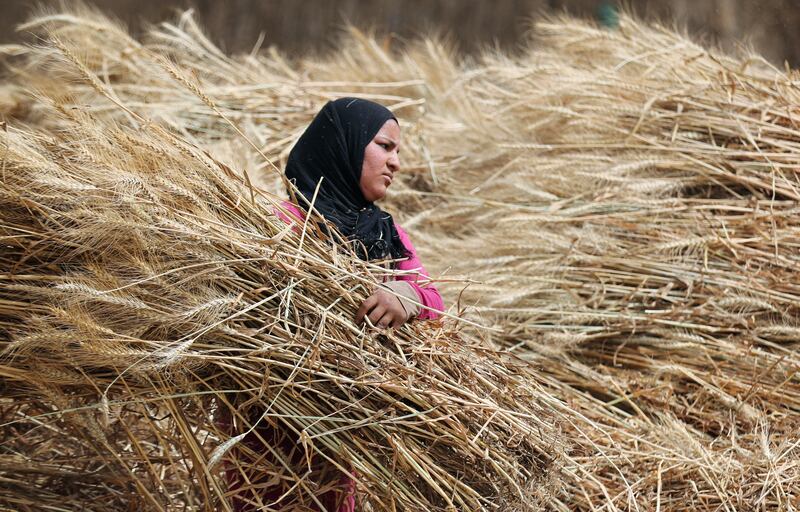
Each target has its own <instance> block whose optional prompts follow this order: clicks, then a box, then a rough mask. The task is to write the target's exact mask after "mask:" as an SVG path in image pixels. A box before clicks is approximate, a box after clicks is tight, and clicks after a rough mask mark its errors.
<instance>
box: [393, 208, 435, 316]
mask: <svg viewBox="0 0 800 512" xmlns="http://www.w3.org/2000/svg"><path fill="white" fill-rule="evenodd" d="M394 226H395V228H397V234H398V235H400V241H401V242H403V245H404V246H405V247H406V250H408V252H409V253H411V254H410V256H409V258H408V259H407V260H404V261H401V262H400V263H398V264H397V270H416V271H417V272H416V274H407V275H404V276H400V277H398V279H400V280H403V281H410V282H411V286H412V287H413V288H414V290H415V291H416V292H417V295H418V296H419V301H420V303H421V304H422V305H423V306H424V307H423V308H422V310H421V311H420V313H419V315H418V316H417V318H418V319H420V320H430V319H433V318H438V317H439V313H438V311H443V310H444V301H443V300H442V296H441V294H439V290H437V289H436V287H435V286H433V285H432V284H430V283H428V284H418V283H417V281H424V280H427V279H428V278H429V277H430V276H429V275H428V272H427V271H426V270H425V267H423V266H422V262H421V261H420V260H419V256H417V250H416V249H414V244H412V243H411V239H410V238H409V237H408V233H406V232H405V230H404V229H403V228H401V227H400V226H398V225H397V223H395V225H394Z"/></svg>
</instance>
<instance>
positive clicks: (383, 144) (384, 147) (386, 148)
mask: <svg viewBox="0 0 800 512" xmlns="http://www.w3.org/2000/svg"><path fill="white" fill-rule="evenodd" d="M378 145H379V146H380V147H382V148H383V149H385V150H387V151H388V150H389V144H386V143H385V142H379V143H378Z"/></svg>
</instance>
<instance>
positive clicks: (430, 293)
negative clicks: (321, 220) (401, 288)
mask: <svg viewBox="0 0 800 512" xmlns="http://www.w3.org/2000/svg"><path fill="white" fill-rule="evenodd" d="M281 206H283V208H284V209H285V210H286V211H288V212H289V213H290V214H291V215H292V216H293V217H295V218H290V217H289V216H288V215H286V214H285V213H283V212H282V211H280V210H278V209H277V208H276V209H275V214H276V215H277V216H278V217H279V218H280V219H281V220H283V221H284V222H286V223H287V224H290V223H292V222H299V223H302V222H303V221H304V220H305V218H306V214H305V212H304V211H302V210H300V208H298V207H297V206H296V205H294V204H292V203H290V202H289V201H283V202H282V203H281ZM395 227H396V228H397V234H398V235H399V236H400V241H401V242H403V245H404V246H405V248H406V250H408V252H410V253H411V255H410V256H409V258H408V259H407V260H403V261H401V262H399V263H398V264H397V270H416V273H415V274H407V275H404V276H399V277H398V279H400V280H402V281H410V284H411V286H412V287H413V288H414V291H416V292H417V296H419V302H420V304H422V305H423V308H422V309H421V310H420V313H419V315H418V316H417V318H418V319H419V320H431V319H434V318H438V317H439V313H438V312H437V311H443V310H444V301H443V300H442V296H441V294H439V290H437V289H436V287H435V286H433V285H432V284H418V283H417V281H424V280H427V279H428V278H429V277H430V276H429V275H428V271H427V270H425V267H423V266H422V262H421V261H420V260H419V256H417V250H416V249H415V248H414V244H412V243H411V239H410V238H409V237H408V233H406V232H405V230H404V229H403V228H401V227H400V226H398V225H397V224H396V223H395ZM298 229H299V228H298Z"/></svg>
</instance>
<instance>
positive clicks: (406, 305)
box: [356, 280, 420, 329]
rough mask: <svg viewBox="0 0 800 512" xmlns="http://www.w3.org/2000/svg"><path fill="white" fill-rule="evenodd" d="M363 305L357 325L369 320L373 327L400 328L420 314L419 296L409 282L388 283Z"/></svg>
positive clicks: (359, 311) (357, 314)
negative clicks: (365, 319)
mask: <svg viewBox="0 0 800 512" xmlns="http://www.w3.org/2000/svg"><path fill="white" fill-rule="evenodd" d="M382 286H384V287H385V288H388V290H391V291H387V290H386V289H383V288H379V289H378V291H376V292H375V293H373V294H372V295H370V296H369V297H368V298H367V300H365V301H364V303H363V304H361V307H360V308H359V309H358V312H357V313H356V323H357V324H359V323H361V322H362V321H363V320H364V316H367V318H369V321H370V322H372V325H374V326H376V327H379V328H381V329H385V328H387V327H395V328H396V327H400V326H401V325H403V324H404V323H406V322H407V321H409V320H410V319H412V318H414V317H415V316H417V315H418V314H419V300H420V299H419V295H417V292H416V291H415V290H414V288H413V287H412V286H411V284H410V283H409V282H408V281H402V280H398V281H387V282H385V283H383V284H382Z"/></svg>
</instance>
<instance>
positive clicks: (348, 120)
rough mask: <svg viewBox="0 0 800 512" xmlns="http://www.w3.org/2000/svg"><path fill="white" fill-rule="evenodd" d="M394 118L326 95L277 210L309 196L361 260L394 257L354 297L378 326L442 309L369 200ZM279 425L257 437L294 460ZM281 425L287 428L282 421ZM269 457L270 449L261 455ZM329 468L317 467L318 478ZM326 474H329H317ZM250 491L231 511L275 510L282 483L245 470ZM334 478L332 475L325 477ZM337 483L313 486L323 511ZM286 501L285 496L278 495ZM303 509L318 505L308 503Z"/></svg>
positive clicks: (341, 511)
mask: <svg viewBox="0 0 800 512" xmlns="http://www.w3.org/2000/svg"><path fill="white" fill-rule="evenodd" d="M399 153H400V125H399V124H398V122H397V119H396V118H395V117H394V115H393V114H392V113H391V111H389V110H388V109H387V108H386V107H383V106H381V105H379V104H377V103H374V102H371V101H367V100H363V99H358V98H342V99H338V100H336V101H331V102H328V103H327V104H326V105H325V106H324V107H323V108H322V110H321V111H320V112H319V113H318V114H317V116H316V117H315V118H314V120H313V121H312V122H311V124H310V125H309V126H308V128H306V130H305V132H304V133H303V135H302V136H301V137H300V139H299V140H298V141H297V144H295V146H294V148H293V149H292V151H291V153H290V154H289V160H288V162H287V164H286V176H287V177H288V178H289V179H290V180H292V181H293V182H294V184H295V185H296V186H297V189H298V190H299V191H300V193H301V196H302V197H299V198H298V199H299V203H300V205H299V207H298V206H295V205H293V204H292V203H288V202H285V203H284V205H283V206H284V207H285V209H286V210H288V211H289V212H290V214H291V215H292V216H294V217H295V219H292V218H291V217H289V216H285V215H282V214H281V217H282V218H283V219H284V221H286V222H293V221H298V222H301V221H302V220H303V219H304V218H305V211H303V210H307V209H308V208H309V207H310V205H311V204H312V200H313V208H314V209H315V210H317V211H318V212H319V213H321V214H322V216H324V217H325V219H327V220H328V221H330V222H331V223H332V224H334V225H335V226H336V227H337V228H338V230H339V232H340V233H341V234H342V235H344V237H345V238H346V239H347V240H349V241H350V242H352V244H353V248H354V250H355V251H356V253H357V254H358V256H359V257H360V258H362V259H365V260H398V261H397V262H396V263H395V268H396V269H398V270H405V271H409V272H407V273H405V274H404V275H402V276H401V277H398V278H397V280H393V281H388V282H385V283H383V284H384V286H385V287H386V289H380V288H379V289H377V290H375V292H374V293H373V294H372V295H370V296H369V297H368V298H367V299H366V300H365V301H364V302H363V304H361V307H360V308H359V310H358V311H357V313H356V315H355V321H356V323H361V322H363V321H365V319H368V320H369V322H371V324H372V325H373V326H375V327H378V328H388V327H395V328H396V327H400V326H401V325H403V324H404V323H405V322H407V321H409V320H411V319H413V318H417V319H420V320H424V319H432V318H436V317H437V316H438V312H439V311H441V310H442V308H443V304H442V297H441V295H440V294H439V292H438V291H437V290H436V288H435V287H434V286H432V285H430V284H425V281H427V279H428V274H427V272H426V271H425V269H424V268H423V266H422V264H421V263H420V261H419V258H418V257H417V253H416V251H415V249H414V246H413V245H412V244H411V240H410V239H409V237H408V234H406V232H405V231H403V229H402V228H400V226H398V225H396V224H395V223H394V220H393V219H392V216H391V215H389V214H388V213H386V212H384V211H382V210H381V209H380V208H379V207H378V206H377V205H375V204H374V203H375V201H378V200H380V199H383V197H384V196H385V195H386V191H387V189H388V188H389V186H390V185H391V184H392V181H393V180H394V176H395V173H396V172H398V171H399V170H400V157H399ZM281 430H282V429H279V428H275V427H270V426H265V427H263V428H261V427H259V429H258V431H259V432H258V433H259V436H258V437H260V439H263V440H264V441H265V442H266V443H268V444H269V446H270V447H271V448H272V449H273V450H274V449H276V448H277V449H279V450H280V451H281V452H282V454H283V455H284V456H285V457H286V458H288V459H290V460H292V461H298V460H301V458H302V456H303V453H302V452H303V450H302V448H301V447H300V446H299V443H298V442H297V439H292V438H291V437H290V436H289V435H288V433H287V432H283V431H281ZM285 430H288V429H285ZM260 439H256V436H252V438H251V439H248V438H245V441H244V442H245V443H246V444H247V445H248V447H249V448H250V449H251V450H252V451H253V452H255V453H266V452H268V451H271V450H269V449H268V448H267V446H266V445H265V444H264V442H262V441H261V440H260ZM264 457H265V458H266V459H269V460H270V462H272V461H271V456H270V455H265V456H264ZM327 471H336V470H335V469H334V468H324V467H323V469H322V470H321V473H320V476H319V478H320V479H322V478H323V477H322V476H321V475H322V474H324V473H326V472H327ZM324 479H325V480H326V481H331V478H330V476H326V477H324ZM229 480H231V487H232V488H233V489H238V490H239V491H241V489H242V486H243V481H242V479H241V478H240V476H239V475H237V474H233V475H229ZM247 480H248V486H250V487H251V488H252V489H253V491H248V492H244V493H243V492H237V498H236V499H235V500H234V506H235V509H236V510H237V511H244V510H257V509H259V508H260V506H261V504H266V503H272V505H271V506H270V510H282V507H281V501H284V500H285V498H286V497H285V496H283V491H282V490H281V489H279V488H277V486H275V485H274V484H273V485H272V487H270V484H269V478H261V477H260V476H255V475H249V478H247ZM332 480H333V481H337V478H333V479H332ZM338 482H339V485H338V486H336V487H335V488H331V489H330V490H328V491H327V492H323V493H321V498H320V501H321V503H322V505H323V507H324V508H323V510H324V511H325V512H334V511H337V512H345V511H346V512H351V511H354V510H355V492H354V490H355V489H354V487H355V486H354V483H353V481H352V480H351V479H350V478H349V477H348V476H347V475H340V478H338ZM288 501H292V500H291V499H289V500H285V501H284V503H286V502H288ZM304 510H320V509H319V507H317V506H316V505H314V504H309V505H308V506H307V508H304Z"/></svg>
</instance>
